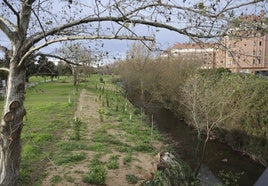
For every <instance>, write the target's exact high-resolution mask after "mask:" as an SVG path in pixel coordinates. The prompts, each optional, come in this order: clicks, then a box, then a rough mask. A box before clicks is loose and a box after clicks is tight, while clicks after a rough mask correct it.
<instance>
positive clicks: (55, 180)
mask: <svg viewBox="0 0 268 186" xmlns="http://www.w3.org/2000/svg"><path fill="white" fill-rule="evenodd" d="M60 181H62V177H61V176H59V175H54V176H53V177H52V178H51V183H59V182H60Z"/></svg>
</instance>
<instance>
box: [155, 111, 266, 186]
mask: <svg viewBox="0 0 268 186" xmlns="http://www.w3.org/2000/svg"><path fill="white" fill-rule="evenodd" d="M154 123H155V126H156V127H157V128H158V129H159V130H160V132H162V133H165V134H168V135H169V136H170V137H171V138H172V140H173V141H174V142H175V144H176V151H177V152H178V154H179V155H180V156H181V157H182V159H184V160H185V161H186V162H187V163H188V164H189V165H190V166H191V167H192V168H193V167H194V164H195V163H196V162H197V160H196V155H195V149H196V144H197V141H196V134H195V133H194V131H193V130H192V129H191V128H189V127H188V126H186V125H185V124H184V123H183V122H182V121H180V120H179V119H177V118H176V117H175V116H174V115H173V114H172V113H171V112H170V111H168V110H165V109H159V110H157V111H154ZM204 165H205V167H208V168H209V169H210V170H211V171H212V172H213V174H214V175H216V176H217V175H218V173H219V171H232V172H233V173H241V172H243V175H242V176H240V179H239V181H238V183H239V185H242V186H244V185H254V183H255V182H256V181H257V179H258V178H259V176H260V175H261V174H262V172H263V171H264V167H263V166H261V165H259V164H256V163H254V162H253V161H251V159H249V158H248V157H246V156H242V155H241V154H240V153H238V152H235V151H233V150H232V149H231V148H230V147H228V146H226V145H225V144H222V143H219V142H215V141H212V142H209V144H208V146H207V148H206V156H205V160H204Z"/></svg>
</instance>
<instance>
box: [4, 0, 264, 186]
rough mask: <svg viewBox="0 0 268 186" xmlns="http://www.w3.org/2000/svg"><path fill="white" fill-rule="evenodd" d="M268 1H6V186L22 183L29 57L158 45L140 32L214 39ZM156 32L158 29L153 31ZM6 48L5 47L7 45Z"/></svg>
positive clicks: (150, 37)
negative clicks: (55, 50)
mask: <svg viewBox="0 0 268 186" xmlns="http://www.w3.org/2000/svg"><path fill="white" fill-rule="evenodd" d="M252 4H255V5H262V4H265V1H264V0H249V1H244V0H228V1H225V2H222V1H218V0H210V1H205V2H204V3H203V2H200V1H192V0H183V1H182V2H181V1H170V0H159V1H153V0H152V1H151V0H150V1H133V0H106V1H104V0H103V1H101V0H95V1H81V2H80V1H75V2H73V1H64V0H61V1H52V0H43V1H40V0H21V1H18V0H10V1H7V0H1V10H0V30H1V34H2V33H3V34H4V37H1V39H2V38H4V39H6V40H7V41H9V44H8V45H7V46H6V47H4V46H3V47H0V49H1V50H2V49H4V48H6V49H8V50H9V53H10V61H9V67H8V68H1V69H2V70H5V71H8V72H9V76H8V87H7V95H6V102H5V106H4V110H3V117H2V121H1V129H0V131H1V133H0V185H18V178H19V164H20V152H21V145H20V134H21V130H22V127H23V117H24V116H25V115H26V111H25V108H24V106H23V102H24V89H25V74H26V73H25V72H26V67H25V66H26V65H25V64H26V61H27V58H28V57H29V56H30V55H31V54H33V53H35V52H36V51H38V50H41V49H42V48H44V47H46V46H48V45H52V44H54V43H60V42H64V41H69V40H81V39H83V40H85V39H90V40H92V39H129V40H143V41H153V40H154V38H153V37H152V36H146V35H139V34H138V32H136V29H135V28H137V29H138V28H144V27H146V28H147V26H150V27H157V28H164V29H168V30H171V31H175V32H177V33H180V34H184V35H187V36H189V37H191V38H213V37H219V36H221V35H222V34H223V33H224V31H225V30H224V28H225V25H226V23H227V22H228V20H230V18H232V17H233V16H234V10H241V11H242V10H245V8H246V7H248V6H249V5H252ZM151 30H153V29H151ZM1 45H3V44H2V43H1Z"/></svg>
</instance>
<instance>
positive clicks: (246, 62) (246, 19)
mask: <svg viewBox="0 0 268 186" xmlns="http://www.w3.org/2000/svg"><path fill="white" fill-rule="evenodd" d="M239 19H240V20H243V21H240V22H239V23H236V24H235V25H232V26H231V27H230V29H229V31H228V33H227V35H226V36H225V37H223V38H222V40H221V41H220V43H218V44H189V43H178V44H176V45H174V46H173V47H172V48H170V49H169V50H168V52H167V54H166V56H167V55H168V56H171V57H180V59H181V60H188V61H189V60H199V61H200V62H201V63H202V65H201V67H202V68H220V67H222V68H228V69H230V70H231V71H232V72H244V73H254V74H255V73H262V72H266V73H268V33H267V32H264V31H263V30H265V29H266V30H267V29H268V28H267V23H263V24H264V25H262V26H264V28H265V29H259V26H257V25H256V24H254V23H255V22H262V20H263V19H264V14H263V13H261V14H260V15H259V16H254V15H250V16H243V17H240V18H239ZM265 19H267V18H265ZM242 23H243V24H242ZM258 25H260V24H258Z"/></svg>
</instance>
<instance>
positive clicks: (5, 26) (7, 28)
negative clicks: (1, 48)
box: [0, 17, 16, 42]
mask: <svg viewBox="0 0 268 186" xmlns="http://www.w3.org/2000/svg"><path fill="white" fill-rule="evenodd" d="M0 29H1V30H2V31H3V32H4V34H5V35H6V36H7V37H8V39H9V40H10V41H12V42H13V41H14V36H15V34H14V33H15V31H16V26H15V25H14V24H13V23H11V22H10V21H9V20H7V19H5V18H4V17H0Z"/></svg>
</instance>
